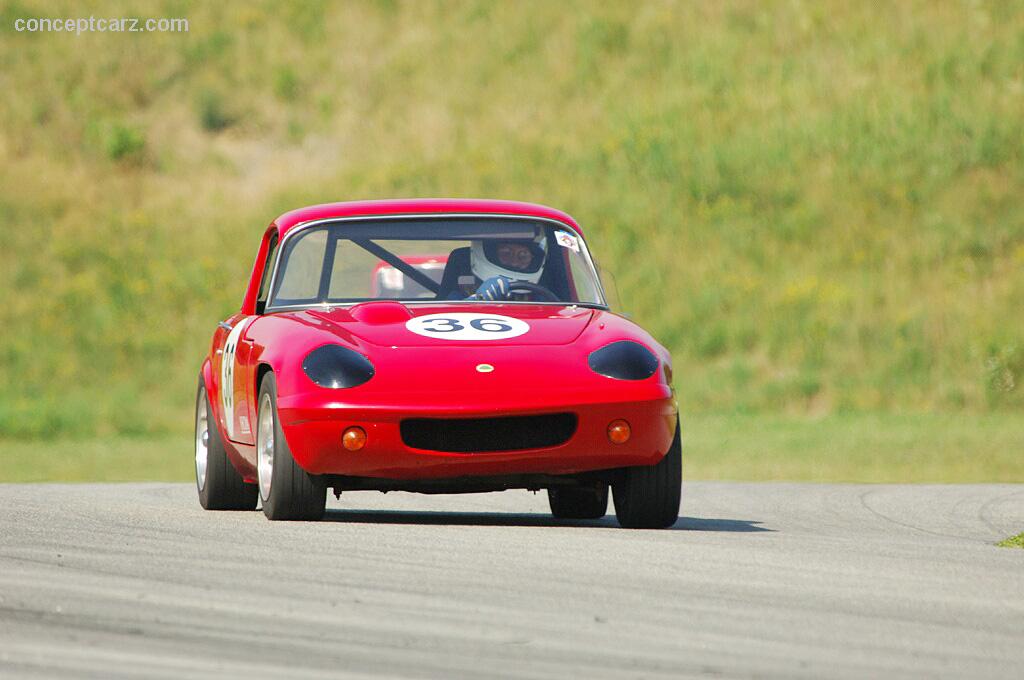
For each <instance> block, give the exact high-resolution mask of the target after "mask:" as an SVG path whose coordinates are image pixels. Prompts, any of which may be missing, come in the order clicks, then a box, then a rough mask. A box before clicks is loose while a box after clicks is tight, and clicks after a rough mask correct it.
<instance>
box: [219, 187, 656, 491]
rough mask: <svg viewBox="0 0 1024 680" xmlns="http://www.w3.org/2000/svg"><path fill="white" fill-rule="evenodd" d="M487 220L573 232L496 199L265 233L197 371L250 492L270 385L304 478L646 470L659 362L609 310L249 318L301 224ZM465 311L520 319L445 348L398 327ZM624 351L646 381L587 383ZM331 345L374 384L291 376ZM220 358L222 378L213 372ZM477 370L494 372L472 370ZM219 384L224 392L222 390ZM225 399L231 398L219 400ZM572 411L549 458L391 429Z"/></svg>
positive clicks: (432, 309) (327, 209)
mask: <svg viewBox="0 0 1024 680" xmlns="http://www.w3.org/2000/svg"><path fill="white" fill-rule="evenodd" d="M427 212H431V213H459V214H464V213H490V214H497V213H501V214H515V215H526V216H534V217H546V218H550V219H557V220H560V221H562V222H564V223H566V224H568V225H570V226H572V227H573V228H574V229H576V230H577V231H579V228H578V226H577V225H576V224H575V222H574V221H573V220H572V218H570V217H569V216H568V215H565V214H564V213H561V212H559V211H556V210H552V209H550V208H544V207H543V206H535V205H531V204H519V203H511V202H506V201H461V200H433V201H391V202H359V203H348V204H330V205H325V206H314V207H312V208H305V209H303V210H298V211H293V212H291V213H287V214H285V215H283V216H281V217H280V218H278V219H277V220H275V222H274V223H273V224H272V225H271V227H270V228H269V229H268V230H267V232H266V233H265V235H264V239H263V243H262V245H261V247H260V252H259V254H258V256H257V260H256V266H255V267H254V269H253V274H252V280H251V281H250V284H249V289H248V292H247V294H246V300H245V303H244V304H243V309H242V311H241V312H240V313H239V314H236V315H234V316H232V317H231V318H229V319H228V320H227V323H228V325H231V326H232V327H233V328H234V329H236V330H235V332H234V333H233V336H234V337H233V339H234V340H236V341H237V342H235V344H234V345H233V346H232V345H231V343H230V342H229V340H230V339H231V336H232V334H229V332H228V331H227V330H225V329H222V328H218V330H217V331H216V332H215V334H214V338H213V343H212V346H211V352H210V357H209V358H208V359H207V361H206V363H205V364H204V367H203V376H204V380H206V384H207V389H208V391H209V394H210V399H211V402H212V404H213V407H214V412H215V414H216V416H217V422H218V425H219V428H220V430H221V433H222V435H223V436H224V438H225V440H226V444H227V448H228V450H229V454H230V456H231V459H232V462H233V463H234V464H235V466H236V467H237V468H238V469H239V471H240V472H241V473H242V474H243V476H244V477H245V478H246V479H248V480H250V481H253V480H255V467H254V464H255V449H254V446H253V444H254V439H253V436H254V435H253V431H254V430H255V427H254V424H255V422H256V407H257V404H256V402H257V393H258V385H257V380H258V377H259V375H260V374H261V373H260V372H261V371H265V370H270V371H273V372H274V374H275V378H276V381H277V389H278V413H279V417H280V422H281V426H282V429H283V431H284V434H285V438H286V439H287V441H288V444H289V446H290V448H291V451H292V454H293V456H294V457H295V459H296V461H297V462H298V463H299V464H300V465H301V466H302V467H303V468H305V469H306V470H308V471H309V472H312V473H316V474H336V475H348V476H359V477H378V478H390V479H402V480H405V479H438V478H449V477H464V476H488V475H504V474H517V473H547V474H572V473H577V472H584V471H589V470H601V469H609V468H616V467H623V466H630V465H652V464H654V463H656V462H657V461H658V460H660V459H661V457H662V456H663V455H664V454H665V452H666V451H667V450H668V448H669V446H670V444H671V442H672V438H673V435H674V432H675V423H676V404H675V399H674V393H673V390H672V387H671V384H670V380H669V378H668V376H669V375H670V372H671V369H670V361H671V360H670V357H669V356H668V353H667V352H666V351H665V349H664V348H663V347H661V345H659V344H658V343H657V342H656V341H655V340H654V339H653V338H652V337H650V336H649V335H648V334H647V333H646V332H644V331H643V330H642V329H640V328H639V327H638V326H636V325H635V324H633V323H632V322H630V321H628V320H626V319H624V318H622V317H620V316H617V315H615V314H612V313H610V312H607V311H604V310H600V309H592V308H587V307H581V306H576V305H564V306H556V305H531V304H493V305H483V304H473V305H472V306H471V308H468V307H467V306H466V305H459V304H458V303H454V304H452V303H444V302H434V301H430V302H426V303H410V304H401V303H398V302H394V301H387V302H384V301H382V302H368V303H362V304H359V305H355V306H351V307H335V308H329V309H315V310H313V309H310V310H302V311H287V312H273V313H270V314H264V315H256V314H255V313H254V312H255V299H256V295H257V293H258V290H259V286H260V281H261V279H262V276H263V268H264V262H265V260H266V256H267V252H268V248H269V242H270V238H271V237H272V236H273V235H275V234H282V235H283V233H284V232H286V231H287V230H289V229H292V228H294V227H295V226H296V225H299V224H301V223H303V222H308V221H310V220H318V219H324V218H329V217H343V216H353V215H382V214H403V213H416V214H419V213H427ZM465 311H472V312H474V313H480V314H499V315H504V316H509V317H513V318H516V319H520V320H522V321H524V322H525V323H526V324H527V325H528V326H529V330H528V331H527V332H526V333H524V334H522V335H519V336H517V337H513V338H508V339H504V340H488V341H453V340H446V339H439V338H437V337H424V336H423V335H418V334H416V333H413V332H412V331H410V330H408V329H407V328H406V322H407V321H409V320H410V319H412V318H414V317H417V316H422V315H426V314H436V313H439V312H465ZM617 340H633V341H636V342H639V343H641V344H643V345H645V346H647V347H648V348H649V349H650V350H651V351H653V352H654V354H655V355H656V356H657V357H658V360H659V364H660V365H659V370H657V371H656V372H655V374H654V375H652V376H651V377H649V378H647V379H644V380H636V381H632V380H617V379H613V378H608V377H605V376H602V375H598V374H597V373H595V372H593V371H592V370H591V369H590V367H589V365H588V363H587V357H588V355H589V354H590V353H591V352H593V351H594V350H596V349H599V348H601V347H603V346H605V345H607V344H608V343H611V342H614V341H617ZM329 343H333V344H341V345H344V346H347V347H349V348H351V349H354V350H356V351H357V352H360V353H361V354H363V355H365V356H366V357H367V358H369V359H370V361H371V362H372V363H373V364H374V367H375V374H374V376H373V377H372V378H371V379H370V380H369V381H368V382H366V383H364V384H362V385H359V386H357V387H352V388H347V389H328V388H323V387H319V386H318V385H316V384H315V383H313V382H312V380H310V379H309V377H307V376H306V374H305V373H304V372H303V370H302V368H301V364H302V360H303V359H304V358H305V356H306V355H307V354H308V353H309V352H310V351H312V350H314V349H316V348H317V347H320V346H321V345H324V344H329ZM228 355H230V356H231V359H232V361H233V362H234V363H233V364H232V366H233V370H227V369H226V366H227V365H226V364H224V363H223V359H224V357H225V356H228ZM481 363H486V364H490V365H492V366H493V367H494V370H493V371H492V372H487V373H483V372H479V371H477V370H476V366H477V365H478V364H481ZM228 378H230V379H231V380H232V383H233V384H232V385H231V386H230V387H228V386H226V385H222V384H221V383H222V381H223V380H226V379H228ZM225 389H231V390H232V392H231V394H232V396H233V398H232V399H227V400H226V399H225V393H224V390H225ZM564 412H570V413H573V414H575V415H576V416H577V419H578V425H577V428H576V431H575V433H574V434H573V435H572V436H571V437H570V438H569V440H568V441H567V442H565V443H564V444H562V445H560V446H556V447H551V448H546V449H531V450H519V451H510V452H500V451H499V452H487V453H441V452H435V451H425V450H419V449H413V448H410V447H408V446H406V445H405V444H404V443H403V441H402V437H401V435H400V433H399V424H400V422H401V421H402V420H403V419H404V418H409V417H437V418H459V417H464V418H474V417H494V416H514V415H532V414H545V413H564ZM620 418H623V419H626V420H627V421H628V422H629V423H630V425H631V426H632V431H633V436H632V438H631V439H630V440H629V441H628V442H626V443H625V444H612V443H611V442H610V441H609V440H608V437H607V427H608V424H609V423H610V422H611V421H612V420H616V419H620ZM352 425H359V426H361V427H363V428H364V429H365V430H366V433H367V444H366V447H365V448H364V449H362V450H360V451H358V452H349V451H346V450H345V449H344V448H343V447H342V446H341V434H342V432H343V431H344V429H345V428H346V427H349V426H352Z"/></svg>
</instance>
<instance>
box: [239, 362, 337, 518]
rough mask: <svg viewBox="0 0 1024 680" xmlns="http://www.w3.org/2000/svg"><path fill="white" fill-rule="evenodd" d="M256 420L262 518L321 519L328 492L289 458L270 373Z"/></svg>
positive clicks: (289, 450) (272, 377)
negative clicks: (264, 516)
mask: <svg viewBox="0 0 1024 680" xmlns="http://www.w3.org/2000/svg"><path fill="white" fill-rule="evenodd" d="M256 418H257V428H256V472H257V476H258V477H259V489H260V499H261V500H262V501H263V514H264V515H266V516H267V518H268V519H274V520H278V519H284V520H318V519H321V518H322V517H323V516H324V509H325V507H326V506H327V488H326V486H325V485H324V484H323V482H321V481H320V479H319V478H317V477H316V476H314V475H311V474H309V473H308V472H306V471H305V470H303V469H302V468H301V467H299V464H298V463H296V462H295V459H294V458H293V457H292V452H291V449H289V448H288V442H287V441H286V440H285V438H284V432H282V431H281V423H280V421H279V420H278V417H277V382H276V381H275V380H274V374H273V373H268V374H267V376H266V377H265V378H264V379H263V384H262V385H260V400H259V411H258V412H257V415H256Z"/></svg>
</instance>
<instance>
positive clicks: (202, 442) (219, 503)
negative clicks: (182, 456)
mask: <svg viewBox="0 0 1024 680" xmlns="http://www.w3.org/2000/svg"><path fill="white" fill-rule="evenodd" d="M204 426H205V427H204ZM195 435H196V442H195V451H196V460H195V470H196V490H197V491H199V504H200V505H202V506H203V508H205V509H206V510H255V509H256V498H257V497H258V495H259V494H258V491H257V489H256V485H255V484H247V483H246V482H245V480H244V479H242V475H240V474H238V470H236V469H235V466H234V465H232V464H231V460H230V459H228V454H227V451H225V450H224V440H223V439H221V436H220V428H219V427H217V418H216V416H214V413H213V408H212V407H211V406H210V397H209V395H208V394H207V393H206V385H205V384H204V383H203V378H202V376H200V378H199V388H198V389H197V390H196V430H195ZM204 449H205V451H204ZM204 455H205V458H206V461H205V466H203V461H202V460H201V458H202V457H203V456H204ZM204 473H205V474H204Z"/></svg>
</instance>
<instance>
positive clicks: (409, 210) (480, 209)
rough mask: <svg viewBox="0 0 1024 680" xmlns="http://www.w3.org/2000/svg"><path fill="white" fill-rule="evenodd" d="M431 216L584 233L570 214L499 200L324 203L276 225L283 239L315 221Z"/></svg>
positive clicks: (295, 212)
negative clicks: (538, 223) (519, 222)
mask: <svg viewBox="0 0 1024 680" xmlns="http://www.w3.org/2000/svg"><path fill="white" fill-rule="evenodd" d="M430 213H459V214H462V213H466V214H482V215H515V216H521V217H541V218H546V219H552V220H557V221H559V222H563V223H565V224H568V225H569V226H570V227H572V228H573V229H575V230H576V232H577V233H579V234H582V233H583V230H582V229H580V226H579V225H578V224H576V220H574V219H573V218H572V217H571V216H569V215H568V214H566V213H564V212H562V211H561V210H555V209H554V208H549V207H547V206H545V205H539V204H537V203H521V202H519V201H498V200H493V199H479V198H401V199H388V200H378V201H347V202H342V203H321V204H319V205H310V206H306V207H305V208H299V209H297V210H291V211H289V212H286V213H284V214H283V215H281V216H280V217H278V218H277V219H276V220H274V224H276V225H277V228H278V230H279V232H280V235H281V238H284V236H285V234H287V233H288V232H289V231H290V230H291V229H293V228H294V227H296V226H298V225H300V224H303V223H305V222H310V221H313V220H324V219H331V218H335V217H360V216H364V215H366V216H369V215H422V214H430Z"/></svg>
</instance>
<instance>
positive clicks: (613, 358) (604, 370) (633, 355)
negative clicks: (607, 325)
mask: <svg viewBox="0 0 1024 680" xmlns="http://www.w3.org/2000/svg"><path fill="white" fill-rule="evenodd" d="M587 363H588V364H589V365H590V370H592V371H594V372H595V373H600V374H601V375H604V376H607V377H609V378H615V379H616V380H644V379H646V378H650V377H651V376H652V375H654V372H655V371H657V370H658V357H656V356H654V353H653V352H651V350H649V349H647V348H646V347H644V346H643V345H641V344H640V343H639V342H633V341H632V340H619V341H618V342H613V343H611V344H609V345H605V346H604V347H602V348H601V349H596V350H594V351H593V352H591V353H590V356H589V357H587Z"/></svg>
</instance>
